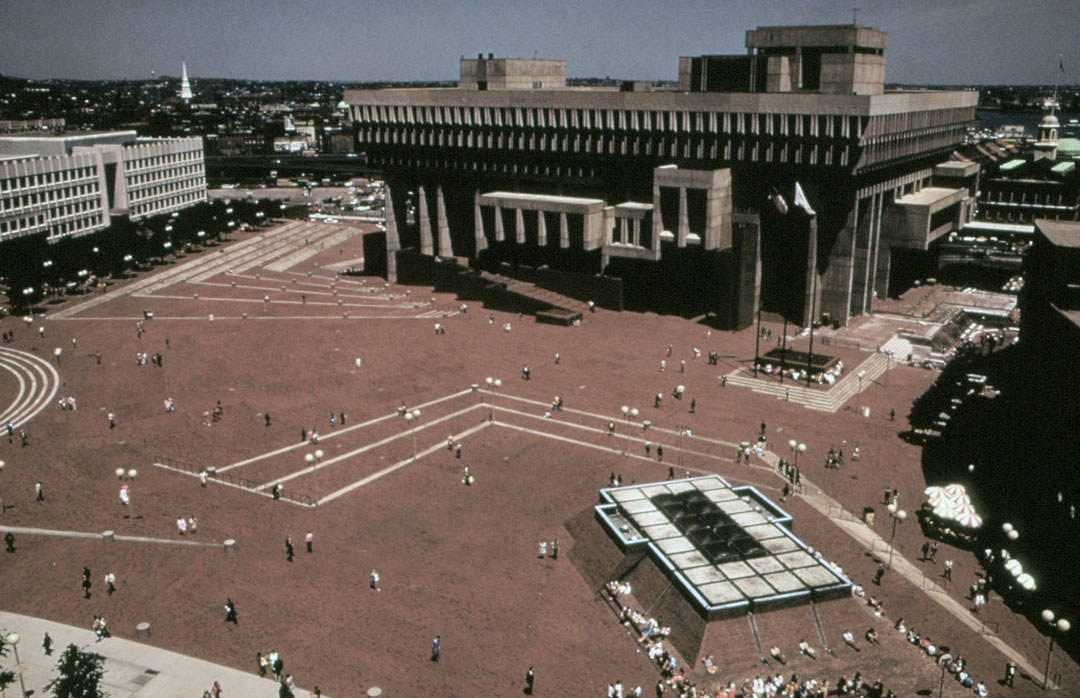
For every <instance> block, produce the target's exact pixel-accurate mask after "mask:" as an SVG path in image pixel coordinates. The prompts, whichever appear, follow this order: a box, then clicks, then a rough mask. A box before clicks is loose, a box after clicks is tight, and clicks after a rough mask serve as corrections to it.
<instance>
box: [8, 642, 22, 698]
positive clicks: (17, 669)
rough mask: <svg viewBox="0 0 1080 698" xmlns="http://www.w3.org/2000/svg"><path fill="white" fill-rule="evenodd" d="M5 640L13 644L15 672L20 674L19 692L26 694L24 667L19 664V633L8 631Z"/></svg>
mask: <svg viewBox="0 0 1080 698" xmlns="http://www.w3.org/2000/svg"><path fill="white" fill-rule="evenodd" d="M4 641H5V642H7V643H8V644H9V645H11V649H12V651H14V652H15V673H16V674H18V675H19V694H20V695H22V696H26V684H25V683H24V682H23V671H22V670H23V668H22V667H21V666H19V633H8V635H7V637H5V638H4Z"/></svg>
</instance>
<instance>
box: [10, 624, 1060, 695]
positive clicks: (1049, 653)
mask: <svg viewBox="0 0 1080 698" xmlns="http://www.w3.org/2000/svg"><path fill="white" fill-rule="evenodd" d="M1042 619H1043V620H1044V621H1046V624H1047V625H1048V626H1050V649H1049V651H1047V653H1046V671H1044V672H1043V686H1042V687H1043V690H1044V691H1045V690H1046V687H1047V686H1048V685H1049V683H1050V658H1051V657H1052V656H1053V655H1054V631H1055V630H1060V631H1061V632H1063V633H1065V632H1068V631H1069V628H1070V627H1071V626H1070V625H1069V621H1067V620H1065V619H1064V618H1058V619H1057V620H1055V619H1054V612H1053V611H1051V610H1049V609H1047V610H1045V611H1043V612H1042ZM15 661H18V657H16V660H15Z"/></svg>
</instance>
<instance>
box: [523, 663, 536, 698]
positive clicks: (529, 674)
mask: <svg viewBox="0 0 1080 698" xmlns="http://www.w3.org/2000/svg"><path fill="white" fill-rule="evenodd" d="M535 680H536V674H534V673H533V668H532V667H529V670H528V671H526V672H525V695H527V696H531V695H532V692H533V682H534V681H535Z"/></svg>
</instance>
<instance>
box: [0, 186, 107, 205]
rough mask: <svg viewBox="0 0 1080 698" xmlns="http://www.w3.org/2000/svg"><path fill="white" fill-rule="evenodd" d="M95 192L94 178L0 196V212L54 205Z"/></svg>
mask: <svg viewBox="0 0 1080 698" xmlns="http://www.w3.org/2000/svg"><path fill="white" fill-rule="evenodd" d="M97 194H98V184H97V181H96V180H93V181H91V182H90V183H89V184H80V185H77V186H73V187H64V188H63V189H47V190H45V191H42V192H39V193H34V194H25V195H17V194H12V195H11V196H4V197H0V213H3V212H5V211H17V210H19V209H22V208H24V207H34V206H42V205H56V204H57V203H58V202H63V201H67V200H70V199H77V198H80V197H84V196H97Z"/></svg>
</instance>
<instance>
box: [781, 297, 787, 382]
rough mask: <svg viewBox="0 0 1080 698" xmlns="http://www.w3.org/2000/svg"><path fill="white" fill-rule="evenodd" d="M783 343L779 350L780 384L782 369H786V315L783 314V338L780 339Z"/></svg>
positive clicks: (782, 376) (782, 380)
mask: <svg viewBox="0 0 1080 698" xmlns="http://www.w3.org/2000/svg"><path fill="white" fill-rule="evenodd" d="M781 341H782V342H783V344H782V347H781V349H780V382H781V383H783V382H784V369H785V368H786V367H787V313H784V336H783V337H782V338H781Z"/></svg>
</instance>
